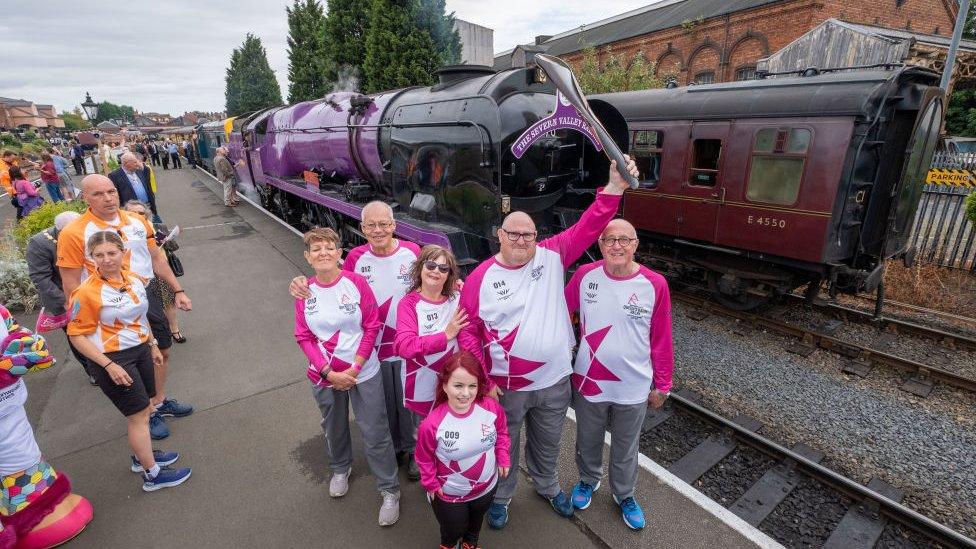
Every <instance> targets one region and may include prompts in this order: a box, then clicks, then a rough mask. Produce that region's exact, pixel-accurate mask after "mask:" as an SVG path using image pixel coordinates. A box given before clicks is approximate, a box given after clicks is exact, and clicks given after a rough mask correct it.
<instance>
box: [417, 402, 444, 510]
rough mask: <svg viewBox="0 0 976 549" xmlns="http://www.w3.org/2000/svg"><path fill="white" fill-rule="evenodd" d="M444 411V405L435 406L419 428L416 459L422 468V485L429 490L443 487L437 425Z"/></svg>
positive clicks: (434, 490) (418, 466)
mask: <svg viewBox="0 0 976 549" xmlns="http://www.w3.org/2000/svg"><path fill="white" fill-rule="evenodd" d="M444 413H445V411H444V408H443V407H438V408H434V410H433V411H432V412H431V413H430V415H428V416H427V417H426V418H424V420H423V421H422V422H421V423H420V427H419V428H418V429H417V448H416V449H415V450H414V452H415V453H414V459H415V460H416V461H417V468H418V469H420V485H421V486H423V487H424V490H426V491H427V492H436V491H438V490H440V489H441V483H440V481H438V480H437V426H438V425H440V423H441V420H443V419H444Z"/></svg>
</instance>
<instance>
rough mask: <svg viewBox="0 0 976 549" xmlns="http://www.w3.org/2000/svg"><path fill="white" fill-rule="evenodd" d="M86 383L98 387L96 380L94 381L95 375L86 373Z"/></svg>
mask: <svg viewBox="0 0 976 549" xmlns="http://www.w3.org/2000/svg"><path fill="white" fill-rule="evenodd" d="M88 383H91V386H92V387H98V382H97V381H95V376H93V375H91V374H88Z"/></svg>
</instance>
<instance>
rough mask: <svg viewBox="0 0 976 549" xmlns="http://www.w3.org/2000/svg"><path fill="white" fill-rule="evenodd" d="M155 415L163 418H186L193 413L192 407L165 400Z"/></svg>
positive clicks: (169, 399) (173, 400)
mask: <svg viewBox="0 0 976 549" xmlns="http://www.w3.org/2000/svg"><path fill="white" fill-rule="evenodd" d="M156 413H157V414H159V415H161V416H163V417H186V416H188V415H190V414H192V413H193V406H190V405H189V404H184V403H182V402H179V401H177V400H175V399H172V398H167V399H163V403H162V404H160V405H159V408H156Z"/></svg>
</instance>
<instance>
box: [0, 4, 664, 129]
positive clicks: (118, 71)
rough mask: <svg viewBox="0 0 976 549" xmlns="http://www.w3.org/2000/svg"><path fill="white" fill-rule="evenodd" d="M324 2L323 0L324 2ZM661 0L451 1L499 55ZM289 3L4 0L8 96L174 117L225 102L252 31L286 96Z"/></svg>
mask: <svg viewBox="0 0 976 549" xmlns="http://www.w3.org/2000/svg"><path fill="white" fill-rule="evenodd" d="M322 3H323V4H325V2H324V1H323V2H322ZM651 3H656V0H600V1H598V0H530V1H526V0H447V6H448V11H451V10H453V11H455V12H456V13H457V16H458V18H460V19H464V20H466V21H470V22H472V23H475V24H478V25H482V26H486V27H490V28H492V29H494V31H495V32H494V37H495V47H494V49H495V52H500V51H503V50H506V49H509V48H512V47H514V46H515V45H516V44H519V43H526V42H529V41H531V40H532V38H533V37H535V36H536V35H539V34H558V33H560V32H563V31H567V30H572V29H575V28H577V27H579V26H580V25H581V24H587V23H593V22H595V21H598V20H600V19H603V18H605V17H609V16H612V15H616V14H619V13H622V12H625V11H629V10H632V9H634V8H637V7H641V6H644V5H648V4H651ZM291 4H292V1H291V0H203V1H200V0H165V1H163V2H151V3H150V2H142V1H132V0H126V1H120V0H96V1H88V2H78V1H74V0H73V1H67V0H45V1H37V0H29V1H28V0H3V2H2V3H0V5H2V11H0V59H2V64H3V67H4V68H3V71H2V73H0V96H4V97H13V98H16V99H27V100H29V101H33V102H35V103H52V104H54V106H55V107H56V108H57V109H58V111H59V112H60V111H62V110H71V109H73V108H74V107H75V106H77V105H79V104H80V103H81V102H82V101H84V97H85V91H90V92H91V94H92V98H93V99H94V100H95V101H103V100H107V101H111V102H113V103H119V104H127V105H132V106H134V107H136V109H138V110H140V111H146V112H164V113H168V114H172V115H178V114H182V113H183V112H184V111H186V110H203V111H219V110H223V108H224V71H225V70H226V67H227V64H228V61H229V59H230V53H231V51H232V50H233V49H234V48H235V47H237V46H239V45H240V44H241V42H243V40H244V35H245V34H246V33H248V32H251V33H254V34H255V35H257V36H258V37H260V38H261V40H262V42H263V43H264V46H265V48H266V49H267V50H268V60H269V62H270V63H271V67H272V68H273V69H274V71H275V74H276V75H277V77H278V82H279V84H280V85H281V88H282V97H287V93H286V92H287V89H288V54H287V51H286V44H285V39H286V37H287V34H288V24H287V20H286V16H285V6H286V5H291Z"/></svg>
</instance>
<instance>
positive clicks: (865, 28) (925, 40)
mask: <svg viewBox="0 0 976 549" xmlns="http://www.w3.org/2000/svg"><path fill="white" fill-rule="evenodd" d="M828 21H830V22H832V23H834V24H836V25H843V26H845V27H848V28H850V29H852V30H855V31H858V32H862V33H864V34H874V35H879V36H884V37H886V38H894V39H896V40H914V41H916V42H918V43H919V44H928V45H930V46H936V47H939V48H945V49H949V43H950V42H952V37H951V36H941V35H938V34H924V33H918V32H912V31H908V30H901V29H886V28H884V27H875V26H873V25H860V24H855V23H848V22H846V21H838V20H837V19H828ZM959 50H960V51H976V41H973V40H960V41H959Z"/></svg>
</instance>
